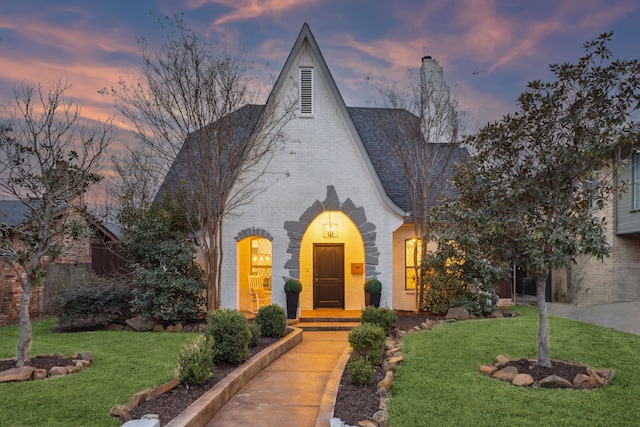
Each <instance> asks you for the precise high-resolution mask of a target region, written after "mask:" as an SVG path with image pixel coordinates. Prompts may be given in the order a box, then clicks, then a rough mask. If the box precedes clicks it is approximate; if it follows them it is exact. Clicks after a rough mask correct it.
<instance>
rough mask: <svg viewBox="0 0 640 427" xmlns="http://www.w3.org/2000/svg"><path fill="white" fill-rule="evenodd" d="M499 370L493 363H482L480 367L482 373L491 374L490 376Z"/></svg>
mask: <svg viewBox="0 0 640 427" xmlns="http://www.w3.org/2000/svg"><path fill="white" fill-rule="evenodd" d="M497 370H498V368H496V367H495V366H493V365H482V366H480V368H479V371H480V373H481V374H484V375H489V376H491V375H493V373H494V372H496V371H497Z"/></svg>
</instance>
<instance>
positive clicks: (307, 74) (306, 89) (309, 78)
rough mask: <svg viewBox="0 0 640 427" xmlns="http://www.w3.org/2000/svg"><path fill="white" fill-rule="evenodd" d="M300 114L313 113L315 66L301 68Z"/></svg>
mask: <svg viewBox="0 0 640 427" xmlns="http://www.w3.org/2000/svg"><path fill="white" fill-rule="evenodd" d="M300 114H307V115H310V114H313V68H300Z"/></svg>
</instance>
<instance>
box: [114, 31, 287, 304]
mask: <svg viewBox="0 0 640 427" xmlns="http://www.w3.org/2000/svg"><path fill="white" fill-rule="evenodd" d="M162 28H163V30H165V38H166V40H165V43H164V44H163V45H162V46H161V47H160V49H159V50H158V51H156V52H153V51H149V50H148V48H147V47H146V46H145V44H144V43H142V48H143V52H142V57H143V61H144V63H143V68H142V75H141V77H140V78H139V79H137V80H138V81H134V82H133V83H131V82H126V81H124V80H122V81H121V82H120V84H119V88H118V89H117V90H114V91H113V92H114V93H115V95H116V96H117V98H118V99H119V110H120V111H121V112H122V114H123V115H124V116H125V117H126V118H127V119H128V120H129V121H130V122H131V123H132V125H133V126H134V128H135V130H136V134H137V136H138V138H139V140H140V141H141V142H142V144H143V145H144V146H145V147H146V148H147V149H148V150H149V152H150V153H152V155H153V156H154V159H157V161H156V160H154V161H153V162H152V163H153V164H154V165H157V164H163V165H164V166H165V169H164V171H163V172H164V173H167V171H169V166H170V165H171V164H172V163H173V169H171V170H170V171H169V173H176V174H177V175H178V176H179V177H180V178H179V179H178V181H180V182H179V184H178V185H180V186H181V187H182V189H184V190H186V192H187V194H188V196H189V198H190V199H191V200H194V201H195V203H194V204H193V205H192V206H193V209H194V212H193V213H194V215H193V216H190V217H189V218H193V219H194V221H193V222H191V223H189V226H190V227H191V230H192V232H193V234H194V235H195V236H198V244H199V245H200V247H201V250H202V253H203V263H204V270H205V281H206V289H207V305H208V308H209V309H215V308H218V307H219V306H220V302H221V301H220V289H221V268H222V262H223V261H222V259H223V253H222V223H223V219H224V217H225V216H227V215H229V214H230V213H231V212H232V211H233V210H234V209H236V208H238V207H239V206H243V205H246V204H249V203H251V201H252V200H253V199H254V198H255V197H256V195H257V194H260V192H261V191H262V190H263V189H264V188H265V185H266V184H265V183H264V182H263V180H264V179H265V175H266V171H267V167H268V165H269V164H270V160H271V159H272V158H273V156H274V155H275V153H276V152H277V151H278V150H279V149H280V148H281V146H282V143H283V141H284V135H283V128H284V126H285V124H286V123H287V122H288V121H289V120H290V119H291V117H292V114H293V111H294V107H295V105H296V103H295V99H286V98H287V97H281V98H278V97H275V96H273V97H270V98H269V99H268V100H267V102H266V104H265V105H264V107H261V106H258V105H255V104H258V103H259V101H260V95H261V93H260V90H259V88H260V85H259V84H257V82H255V81H254V80H253V79H252V78H250V75H249V71H250V67H249V65H248V64H246V63H245V62H244V60H243V58H242V54H241V53H239V54H237V55H232V54H229V53H228V52H226V51H220V50H219V49H218V48H217V47H216V46H213V45H211V44H209V43H207V42H205V41H203V40H202V39H200V38H199V37H198V36H197V35H196V34H194V32H193V31H191V30H189V29H187V28H185V27H184V24H183V22H182V21H181V20H180V19H179V18H175V19H173V20H171V19H169V18H167V20H166V25H162ZM163 175H164V174H163ZM170 190H175V189H170Z"/></svg>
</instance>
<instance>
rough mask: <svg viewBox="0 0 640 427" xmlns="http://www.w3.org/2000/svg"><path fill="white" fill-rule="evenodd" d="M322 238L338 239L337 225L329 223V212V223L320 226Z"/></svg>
mask: <svg viewBox="0 0 640 427" xmlns="http://www.w3.org/2000/svg"><path fill="white" fill-rule="evenodd" d="M322 237H324V238H325V239H331V238H334V237H338V224H335V223H332V222H331V212H329V222H328V223H326V224H322Z"/></svg>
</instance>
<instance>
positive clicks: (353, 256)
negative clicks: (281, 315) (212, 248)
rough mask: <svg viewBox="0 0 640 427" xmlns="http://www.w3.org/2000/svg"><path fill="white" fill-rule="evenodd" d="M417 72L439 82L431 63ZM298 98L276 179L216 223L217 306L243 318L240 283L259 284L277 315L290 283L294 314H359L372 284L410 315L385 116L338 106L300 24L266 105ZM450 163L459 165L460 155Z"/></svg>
mask: <svg viewBox="0 0 640 427" xmlns="http://www.w3.org/2000/svg"><path fill="white" fill-rule="evenodd" d="M425 64H426V66H428V67H436V69H437V68H439V69H440V74H441V68H440V67H439V65H437V62H435V61H434V60H432V59H431V58H430V57H425V58H423V67H425ZM298 90H300V98H299V104H298V110H297V111H296V115H295V117H294V118H293V119H292V120H291V121H290V122H288V123H287V125H286V128H285V132H286V136H287V142H285V144H286V145H287V146H286V147H285V148H284V149H283V150H281V154H280V155H277V156H276V157H275V158H274V159H273V160H271V162H270V164H269V172H270V174H269V176H278V177H280V178H279V179H273V181H272V182H269V183H268V186H267V190H266V191H264V192H262V193H260V195H259V196H258V197H257V198H256V199H255V200H253V201H252V203H251V204H250V205H246V206H242V207H240V208H238V209H237V210H236V211H234V215H231V216H229V217H226V218H225V220H224V225H223V227H224V230H223V236H224V240H223V253H224V258H223V266H222V284H223V289H222V292H221V301H222V306H223V307H228V308H237V309H240V310H243V311H245V310H249V308H250V300H249V285H248V276H249V275H256V274H259V275H261V276H262V277H263V279H264V283H265V285H266V286H267V287H271V290H272V292H271V300H272V302H273V303H276V304H279V305H282V306H284V305H285V294H284V289H283V284H284V281H285V280H286V279H287V278H290V277H293V278H299V279H300V280H301V282H302V284H303V290H302V293H301V294H300V304H301V309H302V310H311V309H315V308H336V309H346V310H358V309H361V308H362V307H363V306H364V304H365V294H364V290H363V287H364V282H365V280H366V279H368V278H371V277H377V278H378V279H379V280H380V281H381V282H382V285H383V288H382V289H383V290H382V298H381V305H382V306H387V307H393V308H395V309H400V310H414V309H415V301H414V292H413V290H412V289H411V283H410V280H407V277H406V271H407V259H406V256H405V255H406V245H407V242H408V241H409V240H410V239H412V238H413V237H414V235H413V226H412V225H411V224H410V223H409V221H408V220H407V219H408V217H409V212H410V211H411V205H410V202H409V194H408V190H407V188H408V186H407V183H406V182H405V181H404V178H403V172H402V169H401V166H400V164H399V163H398V161H397V160H393V159H392V158H389V150H388V149H387V148H385V147H386V146H388V144H387V141H386V140H385V138H384V132H381V130H380V129H379V126H380V125H379V122H380V121H381V120H380V117H382V115H383V114H385V111H386V110H384V109H378V108H349V107H347V106H346V105H345V103H344V100H343V99H342V96H341V94H340V92H339V90H338V88H337V85H336V83H335V81H334V79H333V77H332V75H331V73H330V71H329V67H328V65H327V64H326V62H325V60H324V58H323V56H322V53H321V52H320V49H319V47H318V45H317V43H316V41H315V39H314V37H313V34H312V33H311V30H310V29H309V27H308V26H307V24H305V25H304V26H303V28H302V30H301V32H300V34H299V36H298V38H297V39H296V41H295V43H294V46H293V48H292V50H291V52H290V54H289V57H288V58H287V60H286V63H285V64H284V67H283V69H282V71H281V73H280V76H279V78H278V81H277V82H276V84H275V85H274V93H272V97H274V96H275V97H277V96H280V95H282V94H286V93H291V92H292V91H293V92H296V93H297V91H298ZM243 108H245V109H252V108H260V107H259V106H246V107H243ZM241 110H242V109H241ZM241 110H239V113H238V114H242V111H241ZM402 114H407V115H411V116H412V117H413V118H415V120H419V118H418V117H417V116H413V115H412V114H411V113H409V112H407V111H403V113H402ZM413 118H412V120H413ZM453 156H454V158H453V161H455V160H456V159H463V158H464V157H465V156H466V150H464V149H463V148H457V149H456V150H455V151H454V154H453ZM453 161H452V163H453ZM181 173H184V171H180V170H179V166H178V162H177V161H176V162H174V165H173V166H172V169H171V170H170V171H169V173H168V174H167V177H166V178H165V182H164V183H163V185H162V187H161V189H160V192H159V194H162V193H163V192H164V191H167V190H170V189H173V188H175V185H176V182H179V180H180V174H181ZM285 175H286V178H284V176H285Z"/></svg>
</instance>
